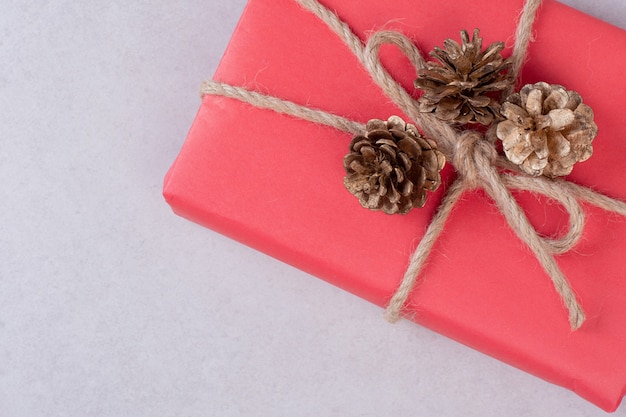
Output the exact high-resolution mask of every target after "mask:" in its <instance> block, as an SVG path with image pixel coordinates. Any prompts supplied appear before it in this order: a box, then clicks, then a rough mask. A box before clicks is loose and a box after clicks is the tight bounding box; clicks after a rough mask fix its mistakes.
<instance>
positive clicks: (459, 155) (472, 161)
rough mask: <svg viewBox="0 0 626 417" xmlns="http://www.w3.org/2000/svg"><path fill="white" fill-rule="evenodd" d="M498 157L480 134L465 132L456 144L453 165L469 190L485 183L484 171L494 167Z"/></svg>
mask: <svg viewBox="0 0 626 417" xmlns="http://www.w3.org/2000/svg"><path fill="white" fill-rule="evenodd" d="M497 156H498V154H497V152H496V149H495V148H494V147H493V145H492V144H491V143H489V142H487V141H486V140H485V139H484V138H483V137H482V135H480V134H479V133H478V132H474V131H471V130H469V131H467V132H463V133H462V134H461V135H460V136H459V138H458V140H457V142H456V144H455V147H454V153H453V155H452V165H454V168H455V169H456V171H457V173H458V174H459V177H460V178H463V180H464V181H465V183H466V184H467V186H468V187H469V188H478V187H480V186H481V185H482V184H483V182H484V180H483V178H484V174H483V173H484V170H485V169H486V167H492V166H494V164H495V161H496V157H497ZM487 169H488V168H487Z"/></svg>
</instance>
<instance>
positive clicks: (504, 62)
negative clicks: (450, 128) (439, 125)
mask: <svg viewBox="0 0 626 417" xmlns="http://www.w3.org/2000/svg"><path fill="white" fill-rule="evenodd" d="M461 39H462V41H463V43H462V44H461V45H459V44H458V43H457V42H456V41H454V40H452V39H446V40H445V41H444V43H443V44H444V49H441V48H438V47H435V49H434V50H433V51H431V52H430V56H431V57H433V58H435V59H437V60H438V61H439V62H433V61H429V62H426V67H425V68H423V69H420V70H419V71H418V78H417V79H416V80H415V87H416V88H419V89H421V90H423V94H422V96H421V97H420V99H419V104H420V110H421V111H422V112H432V113H434V115H435V116H436V117H437V118H438V119H441V120H445V121H450V122H456V123H462V124H465V123H470V122H471V123H480V124H482V125H489V124H491V123H492V122H493V121H494V119H498V118H499V109H500V104H499V102H498V100H496V99H494V98H493V97H490V96H489V95H487V93H492V92H496V93H497V92H501V91H502V90H504V89H506V88H507V87H508V86H509V85H511V83H512V82H513V80H512V79H511V77H510V76H509V75H508V73H507V72H508V69H509V68H510V66H511V60H510V59H504V58H502V55H501V54H500V52H501V51H502V49H504V42H496V43H493V44H491V45H490V46H489V47H488V48H487V49H485V51H482V38H481V37H480V36H479V30H478V29H475V30H474V35H473V36H472V40H471V41H470V40H469V35H468V33H467V31H465V30H463V31H461Z"/></svg>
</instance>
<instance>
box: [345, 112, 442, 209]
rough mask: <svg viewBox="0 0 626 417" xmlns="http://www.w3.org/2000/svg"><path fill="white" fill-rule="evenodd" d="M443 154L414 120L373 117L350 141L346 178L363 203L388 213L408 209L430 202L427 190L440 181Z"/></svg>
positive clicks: (347, 186)
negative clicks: (362, 133) (426, 137)
mask: <svg viewBox="0 0 626 417" xmlns="http://www.w3.org/2000/svg"><path fill="white" fill-rule="evenodd" d="M444 164H445V157H444V155H443V154H442V153H441V152H439V151H438V150H437V145H436V144H435V142H433V141H431V140H428V139H425V138H423V137H422V136H421V135H420V133H419V132H418V131H417V128H416V127H415V126H414V125H412V124H407V123H405V122H404V120H402V119H401V118H399V117H397V116H391V117H390V118H389V119H388V120H387V121H383V120H378V119H373V120H370V121H369V122H368V123H367V126H366V132H365V134H364V135H358V136H356V137H355V138H354V139H352V142H350V152H349V153H348V154H347V155H346V156H345V158H344V160H343V165H344V167H345V169H346V173H347V175H346V177H345V178H344V180H343V182H344V185H345V186H346V188H347V189H348V191H350V192H351V193H352V194H354V195H355V196H356V197H357V198H358V199H359V201H360V202H361V205H362V206H363V207H365V208H368V209H371V210H382V211H383V212H385V213H387V214H394V213H402V214H404V213H408V212H409V211H410V210H411V209H412V208H413V207H422V206H423V205H424V204H425V203H426V192H427V191H434V190H436V189H437V188H438V187H439V184H441V176H440V175H439V171H440V170H441V169H442V168H443V166H444Z"/></svg>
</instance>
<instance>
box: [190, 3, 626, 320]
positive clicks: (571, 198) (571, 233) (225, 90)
mask: <svg viewBox="0 0 626 417" xmlns="http://www.w3.org/2000/svg"><path fill="white" fill-rule="evenodd" d="M295 1H296V2H298V3H299V4H300V5H301V6H303V7H304V8H305V9H307V10H309V11H310V12H312V13H313V14H315V15H316V16H317V17H318V18H320V19H321V20H322V21H323V22H324V23H325V24H326V25H327V26H328V27H329V28H330V29H331V30H332V31H334V32H335V33H336V34H337V35H338V36H339V37H340V38H341V39H342V40H343V41H344V43H345V44H346V45H347V46H348V48H349V49H350V50H351V51H352V53H353V54H354V55H355V56H356V57H357V58H358V60H359V61H360V62H361V63H362V65H363V66H364V67H365V68H366V70H367V71H368V72H369V74H370V76H371V78H372V79H373V80H374V82H376V84H377V85H379V86H380V88H381V89H382V90H383V92H384V93H385V94H386V95H387V96H388V97H389V98H390V99H391V100H393V102H394V103H395V104H396V105H397V106H398V107H399V108H400V109H401V110H402V111H403V112H404V114H405V115H406V116H408V117H409V118H410V119H411V120H412V121H413V122H414V123H415V124H416V125H417V126H418V127H419V128H420V129H421V130H422V132H423V133H424V134H425V135H426V136H427V137H430V138H432V139H435V140H436V141H437V145H438V148H439V149H440V150H441V152H443V153H444V155H445V156H446V158H447V160H448V161H451V163H452V165H453V166H454V167H455V169H456V171H457V173H458V177H457V178H456V179H455V181H453V183H452V184H451V185H450V186H449V187H448V189H447V191H446V194H445V195H444V197H443V198H442V201H441V203H440V205H439V207H438V209H437V212H436V214H435V216H434V217H433V219H432V221H431V223H430V224H429V226H428V227H427V230H426V232H425V234H424V236H423V238H422V239H421V241H420V243H419V244H418V246H417V248H416V249H415V251H414V252H413V254H412V255H411V257H410V260H409V263H408V266H407V269H406V272H405V274H404V277H403V278H402V281H401V283H400V285H399V286H398V288H397V290H396V292H395V293H394V294H393V296H392V297H391V300H390V302H389V304H388V306H387V309H386V311H385V317H386V318H387V320H389V321H391V322H394V321H396V320H398V319H399V318H400V317H401V315H402V309H403V307H404V305H405V304H406V301H407V299H408V297H409V295H410V293H411V292H412V291H413V289H414V288H415V286H416V284H417V280H418V277H419V274H420V272H421V270H422V268H423V266H424V264H425V262H426V259H427V258H428V255H429V254H430V252H431V250H432V248H433V246H434V244H435V242H436V241H437V239H438V238H439V236H440V235H441V232H442V231H443V229H444V226H445V223H446V221H447V219H448V217H449V215H450V214H451V213H452V210H453V208H454V206H455V205H456V203H457V202H458V200H459V198H460V197H461V195H462V194H463V193H464V192H465V191H467V190H470V189H475V188H478V189H484V190H485V192H486V193H487V195H488V196H489V197H490V198H491V199H492V200H493V201H494V203H495V204H496V206H497V207H498V209H499V210H500V211H501V212H502V214H503V215H504V217H505V219H506V221H507V223H508V224H509V226H510V227H511V229H512V230H513V231H514V232H515V233H516V235H517V236H518V237H519V238H520V239H521V240H522V241H523V242H525V243H526V245H527V246H528V247H529V248H530V249H531V250H532V252H533V253H534V254H535V256H536V258H537V260H538V261H539V263H540V264H541V265H542V267H543V268H544V270H545V271H546V273H547V274H548V275H549V277H550V278H551V280H552V282H553V285H554V287H555V289H556V291H557V293H558V294H559V296H560V297H561V299H562V300H563V303H564V304H565V306H566V308H567V310H568V313H569V322H570V326H571V328H572V329H578V328H579V327H580V326H581V325H582V323H583V322H584V320H585V314H584V312H583V309H582V307H581V306H580V304H579V302H578V300H577V299H576V296H575V294H574V291H573V290H572V288H571V286H570V285H569V283H568V281H567V279H566V277H565V276H564V274H563V273H562V272H561V270H560V269H559V267H558V264H557V262H556V260H555V258H554V255H555V254H562V253H565V252H567V251H569V250H570V249H572V248H573V247H574V246H575V245H576V243H577V242H578V241H579V240H580V238H581V236H582V233H583V229H584V212H583V210H582V208H581V206H580V204H579V201H586V202H589V203H591V204H594V205H596V206H598V207H600V208H602V209H604V210H607V211H612V212H615V213H618V214H621V215H623V216H626V204H625V203H623V202H621V201H619V200H615V199H613V198H610V197H607V196H604V195H602V194H600V193H598V192H595V191H593V190H591V189H588V188H585V187H582V186H579V185H576V184H573V183H570V182H568V181H565V180H550V179H547V178H531V177H527V176H523V175H516V174H511V173H503V172H501V171H500V170H501V169H505V170H507V171H513V172H516V171H517V172H519V171H518V169H517V167H515V166H514V165H512V164H511V163H510V162H509V161H507V160H506V159H505V158H503V157H502V156H499V155H497V152H496V150H495V147H494V144H493V140H485V137H484V136H483V135H481V134H480V133H478V132H475V131H471V130H469V131H465V132H460V131H458V130H456V129H455V128H453V127H452V126H451V125H449V124H448V123H445V122H442V121H440V120H438V119H437V118H435V117H434V116H433V115H432V114H430V113H422V112H420V111H419V108H418V105H417V102H416V100H415V99H414V98H413V97H412V96H411V95H410V94H409V93H408V92H407V91H406V90H405V89H404V88H403V87H402V86H401V85H400V84H399V83H398V82H397V81H396V80H395V79H393V77H392V76H391V75H390V74H389V73H388V72H387V70H386V69H385V68H384V66H383V65H382V63H381V62H380V58H379V50H380V48H381V46H382V45H385V44H391V45H395V46H397V47H398V48H399V49H400V50H401V51H402V52H403V53H404V54H405V55H406V56H407V57H408V59H409V60H410V62H411V64H412V65H413V66H414V68H415V70H416V71H418V70H419V69H420V68H422V67H423V66H424V58H423V57H422V55H421V54H420V52H419V50H418V49H417V47H416V46H415V44H414V43H413V42H412V41H411V40H409V39H408V38H407V37H406V36H404V35H402V34H400V33H398V32H393V31H380V32H376V33H374V34H372V35H371V36H370V37H369V39H368V41H367V42H366V43H365V44H363V42H362V41H361V40H360V39H359V38H358V37H357V36H356V35H355V34H354V33H353V32H352V30H351V29H350V28H349V26H348V25H347V24H346V23H345V22H343V21H342V20H341V19H340V18H339V17H338V16H337V15H336V14H335V13H334V12H332V11H330V10H329V9H327V8H326V7H324V6H323V5H321V4H320V3H319V2H318V1H317V0H295ZM540 3H541V0H527V2H526V3H525V6H524V9H523V12H522V15H521V18H520V22H519V25H518V27H517V31H516V43H515V47H514V51H513V62H514V65H513V69H512V70H513V72H514V74H515V75H517V74H518V72H519V69H520V68H521V65H522V63H523V61H524V59H525V55H526V49H527V47H528V43H529V41H530V34H531V30H532V24H533V21H534V16H535V13H536V11H537V9H538V7H539V5H540ZM201 94H202V96H204V95H218V96H225V97H229V98H233V99H236V100H239V101H242V102H245V103H249V104H251V105H253V106H255V107H259V108H264V109H270V110H273V111H276V112H278V113H282V114H286V115H289V116H293V117H297V118H300V119H303V120H307V121H310V122H313V123H317V124H323V125H326V126H330V127H333V128H336V129H339V130H342V131H344V132H347V133H350V134H353V135H356V134H361V133H363V131H364V128H365V126H364V124H363V123H360V122H356V121H352V120H349V119H347V118H344V117H342V116H338V115H334V114H331V113H328V112H325V111H323V110H319V109H313V108H310V107H306V106H302V105H299V104H297V103H293V102H291V101H287V100H283V99H280V98H277V97H273V96H269V95H265V94H261V93H258V92H254V91H250V90H247V89H245V88H243V87H236V86H231V85H228V84H224V83H219V82H216V81H206V82H204V83H203V84H202V87H201ZM490 132H491V133H490ZM492 136H493V129H490V131H489V132H488V133H487V137H488V138H490V139H491V137H492ZM510 189H517V190H522V191H529V192H531V193H534V194H536V195H544V196H546V197H548V198H550V199H554V200H555V201H557V202H558V203H559V204H561V205H562V206H563V207H564V208H565V210H566V211H567V213H568V215H569V225H568V229H567V232H566V233H565V234H564V235H563V236H561V237H554V236H541V235H540V234H539V233H538V232H537V231H536V230H535V228H534V227H533V226H532V224H531V223H530V221H529V220H528V218H527V217H526V215H525V213H524V211H523V209H522V208H521V207H520V206H519V204H518V203H517V201H516V200H515V198H514V197H513V195H512V194H511V192H510V191H509V190H510Z"/></svg>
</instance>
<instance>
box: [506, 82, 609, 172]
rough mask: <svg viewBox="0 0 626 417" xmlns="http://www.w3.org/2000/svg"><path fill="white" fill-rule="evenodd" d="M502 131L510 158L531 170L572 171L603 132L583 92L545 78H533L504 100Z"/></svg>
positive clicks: (523, 168)
mask: <svg viewBox="0 0 626 417" xmlns="http://www.w3.org/2000/svg"><path fill="white" fill-rule="evenodd" d="M502 114H503V115H504V117H505V118H506V120H504V121H502V122H500V123H499V124H498V126H497V136H498V138H499V139H500V140H502V145H503V148H504V152H505V154H506V156H507V158H508V159H509V160H510V161H511V162H513V163H514V164H517V165H519V167H520V168H521V169H522V170H523V171H524V172H526V173H528V174H529V175H532V176H539V175H545V176H547V177H551V178H554V177H559V176H563V175H568V174H569V173H570V172H572V168H573V167H574V164H575V163H576V162H581V161H585V160H587V159H589V157H590V156H591V154H592V152H593V148H592V145H591V142H592V141H593V139H594V138H595V137H596V135H597V134H598V126H596V124H595V123H594V121H593V111H592V110H591V108H590V107H589V106H588V105H586V104H584V103H583V101H582V98H581V97H580V95H579V94H578V93H577V92H575V91H571V90H567V89H566V88H565V87H563V86H561V85H556V84H547V83H544V82H540V83H536V84H528V85H525V86H524V87H522V89H521V90H520V92H519V93H516V94H512V95H511V96H509V97H508V98H507V100H506V101H505V102H504V103H503V105H502Z"/></svg>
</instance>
